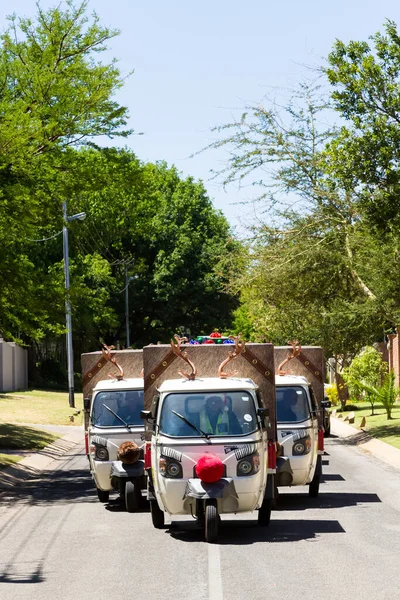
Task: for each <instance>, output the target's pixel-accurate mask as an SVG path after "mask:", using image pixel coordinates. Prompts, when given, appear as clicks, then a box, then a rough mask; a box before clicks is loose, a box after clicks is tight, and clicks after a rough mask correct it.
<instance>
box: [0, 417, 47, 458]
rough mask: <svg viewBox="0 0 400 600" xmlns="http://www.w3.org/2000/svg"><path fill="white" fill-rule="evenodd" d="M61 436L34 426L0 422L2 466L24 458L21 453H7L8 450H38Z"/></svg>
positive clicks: (0, 456)
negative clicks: (3, 450) (5, 450)
mask: <svg viewBox="0 0 400 600" xmlns="http://www.w3.org/2000/svg"><path fill="white" fill-rule="evenodd" d="M58 437H59V436H58V435H53V434H52V433H49V432H48V431H42V430H41V429H36V428H34V427H27V426H25V425H18V424H16V423H0V468H5V467H8V466H10V465H12V464H14V463H16V462H19V461H20V460H22V459H23V458H24V456H23V455H21V454H5V453H4V452H1V450H2V449H7V450H17V451H18V450H32V451H33V452H37V451H38V450H41V449H42V448H44V447H45V446H48V445H49V444H51V443H52V442H54V440H56V439H57V438H58Z"/></svg>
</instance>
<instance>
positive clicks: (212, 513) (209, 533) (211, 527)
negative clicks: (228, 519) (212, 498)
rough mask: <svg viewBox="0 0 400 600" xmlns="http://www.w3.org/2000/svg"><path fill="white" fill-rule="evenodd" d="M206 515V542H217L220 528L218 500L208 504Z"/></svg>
mask: <svg viewBox="0 0 400 600" xmlns="http://www.w3.org/2000/svg"><path fill="white" fill-rule="evenodd" d="M204 517H205V519H204V520H205V539H206V542H209V543H212V542H215V541H216V540H217V537H218V528H219V515H218V508H217V503H216V502H212V503H211V502H209V503H207V504H206V510H205V514H204Z"/></svg>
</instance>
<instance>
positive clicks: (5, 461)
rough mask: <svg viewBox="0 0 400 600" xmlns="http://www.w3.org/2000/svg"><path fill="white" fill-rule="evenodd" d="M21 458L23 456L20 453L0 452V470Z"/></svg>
mask: <svg viewBox="0 0 400 600" xmlns="http://www.w3.org/2000/svg"><path fill="white" fill-rule="evenodd" d="M23 458H24V457H23V456H21V455H20V454H2V453H1V452H0V470H1V469H6V468H7V467H9V466H11V465H14V464H15V463H17V462H19V461H20V460H22V459H23Z"/></svg>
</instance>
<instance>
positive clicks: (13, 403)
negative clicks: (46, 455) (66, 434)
mask: <svg viewBox="0 0 400 600" xmlns="http://www.w3.org/2000/svg"><path fill="white" fill-rule="evenodd" d="M76 405H77V407H78V408H76V409H75V408H70V407H69V404H68V392H51V391H47V390H46V391H42V390H29V391H23V392H7V393H0V469H2V468H3V469H4V468H5V467H8V466H10V465H11V464H14V463H16V462H19V461H20V460H22V459H23V458H24V457H23V455H20V454H4V453H2V452H1V449H7V450H32V451H33V452H36V451H38V450H41V449H42V448H44V447H45V446H48V445H49V444H51V443H52V442H53V441H54V440H56V439H57V438H58V437H59V436H58V435H53V434H52V433H49V432H48V431H43V430H41V429H36V428H33V427H29V426H26V425H22V424H23V423H32V424H35V423H36V424H38V425H71V426H76V425H82V423H83V411H82V407H81V405H82V397H81V396H77V398H76ZM79 410H80V411H81V412H80V414H78V415H77V414H76V413H77V412H78V411H79ZM70 417H73V421H71V419H70Z"/></svg>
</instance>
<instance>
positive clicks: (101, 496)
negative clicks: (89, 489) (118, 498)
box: [96, 488, 110, 502]
mask: <svg viewBox="0 0 400 600" xmlns="http://www.w3.org/2000/svg"><path fill="white" fill-rule="evenodd" d="M96 490H97V497H98V499H99V500H100V502H108V499H109V497H110V492H105V491H104V490H100V489H99V488H96Z"/></svg>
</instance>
